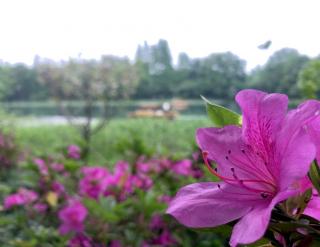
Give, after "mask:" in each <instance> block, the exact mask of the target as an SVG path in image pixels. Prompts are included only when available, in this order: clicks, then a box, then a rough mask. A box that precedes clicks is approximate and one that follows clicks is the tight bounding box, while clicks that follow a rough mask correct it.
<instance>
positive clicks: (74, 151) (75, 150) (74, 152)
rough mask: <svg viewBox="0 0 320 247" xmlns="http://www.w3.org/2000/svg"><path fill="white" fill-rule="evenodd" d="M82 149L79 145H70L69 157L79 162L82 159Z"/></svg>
mask: <svg viewBox="0 0 320 247" xmlns="http://www.w3.org/2000/svg"><path fill="white" fill-rule="evenodd" d="M80 152H81V149H80V148H79V147H78V146H77V145H70V146H69V147H68V157H69V158H71V159H75V160H78V159H80V157H81V154H80Z"/></svg>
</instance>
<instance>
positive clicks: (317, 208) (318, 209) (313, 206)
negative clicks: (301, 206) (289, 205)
mask: <svg viewBox="0 0 320 247" xmlns="http://www.w3.org/2000/svg"><path fill="white" fill-rule="evenodd" d="M303 214H305V215H308V216H310V217H313V218H315V219H317V220H320V197H319V196H313V197H312V198H311V200H310V202H309V203H308V206H307V207H306V209H305V210H304V212H303Z"/></svg>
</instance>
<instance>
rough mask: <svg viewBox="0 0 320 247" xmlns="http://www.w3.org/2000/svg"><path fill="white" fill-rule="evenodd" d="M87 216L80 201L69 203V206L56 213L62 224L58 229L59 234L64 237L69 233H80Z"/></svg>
mask: <svg viewBox="0 0 320 247" xmlns="http://www.w3.org/2000/svg"><path fill="white" fill-rule="evenodd" d="M87 214H88V211H87V209H86V208H85V207H84V206H83V205H82V203H81V202H80V201H77V200H72V201H70V202H69V204H68V205H67V206H65V207H64V208H62V209H61V210H60V211H59V213H58V216H59V219H60V221H61V222H62V224H61V225H60V227H59V231H60V233H61V234H62V235H65V234H67V233H69V232H78V233H79V232H82V231H83V229H84V225H83V222H84V220H85V218H86V217H87Z"/></svg>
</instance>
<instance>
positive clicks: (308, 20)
mask: <svg viewBox="0 0 320 247" xmlns="http://www.w3.org/2000/svg"><path fill="white" fill-rule="evenodd" d="M319 10H320V1H317V0H314V1H311V0H303V1H300V0H299V1H298V0H297V1H295V0H267V1H265V0H244V1H242V0H233V1H231V0H220V1H215V0H211V1H210V0H208V1H204V0H196V1H188V0H181V1H179V0H168V1H167V0H104V1H98V0H86V1H85V0H84V1H81V0H61V1H60V0H38V1H37V0H0V34H1V35H0V60H4V61H9V62H25V63H28V64H31V63H32V61H33V58H34V56H35V55H36V54H38V55H40V56H42V57H49V58H52V59H55V60H59V59H68V57H70V56H72V57H75V56H77V55H78V54H79V53H81V54H82V57H86V58H92V57H96V58H98V57H100V55H101V54H114V55H120V56H129V57H130V58H133V57H134V54H135V51H136V48H137V45H138V44H139V43H140V44H141V43H143V42H144V41H145V40H146V41H147V42H148V43H149V44H154V43H156V42H157V40H158V39H160V38H163V39H166V40H168V42H169V45H170V48H171V51H172V55H173V57H174V58H176V57H177V55H178V53H179V52H187V53H188V54H189V55H190V56H191V57H202V56H206V55H208V54H210V53H212V52H223V51H232V52H234V53H235V54H237V55H239V56H240V57H241V58H243V59H245V60H247V62H248V68H252V67H254V66H255V65H257V64H262V63H264V62H265V61H266V59H267V58H268V56H269V55H270V54H271V53H272V52H274V51H275V50H277V49H280V48H282V47H293V48H297V49H298V50H299V51H300V52H301V53H304V54H307V55H309V56H316V55H318V54H319V53H320V32H319V29H320V28H319V24H320V14H319ZM269 39H271V40H272V41H273V44H272V46H271V49H269V50H267V51H266V50H259V49H257V46H258V45H259V44H261V43H263V42H265V41H267V40H269Z"/></svg>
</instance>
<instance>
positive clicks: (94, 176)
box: [79, 166, 110, 199]
mask: <svg viewBox="0 0 320 247" xmlns="http://www.w3.org/2000/svg"><path fill="white" fill-rule="evenodd" d="M81 171H82V173H83V174H84V177H83V178H82V179H81V181H80V183H79V187H80V193H81V194H83V195H86V196H88V197H91V198H93V199H98V198H99V196H100V195H102V194H103V193H104V191H105V189H106V188H107V186H108V184H109V181H110V178H109V172H108V170H107V169H106V168H104V167H98V166H97V167H83V168H82V170H81Z"/></svg>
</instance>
